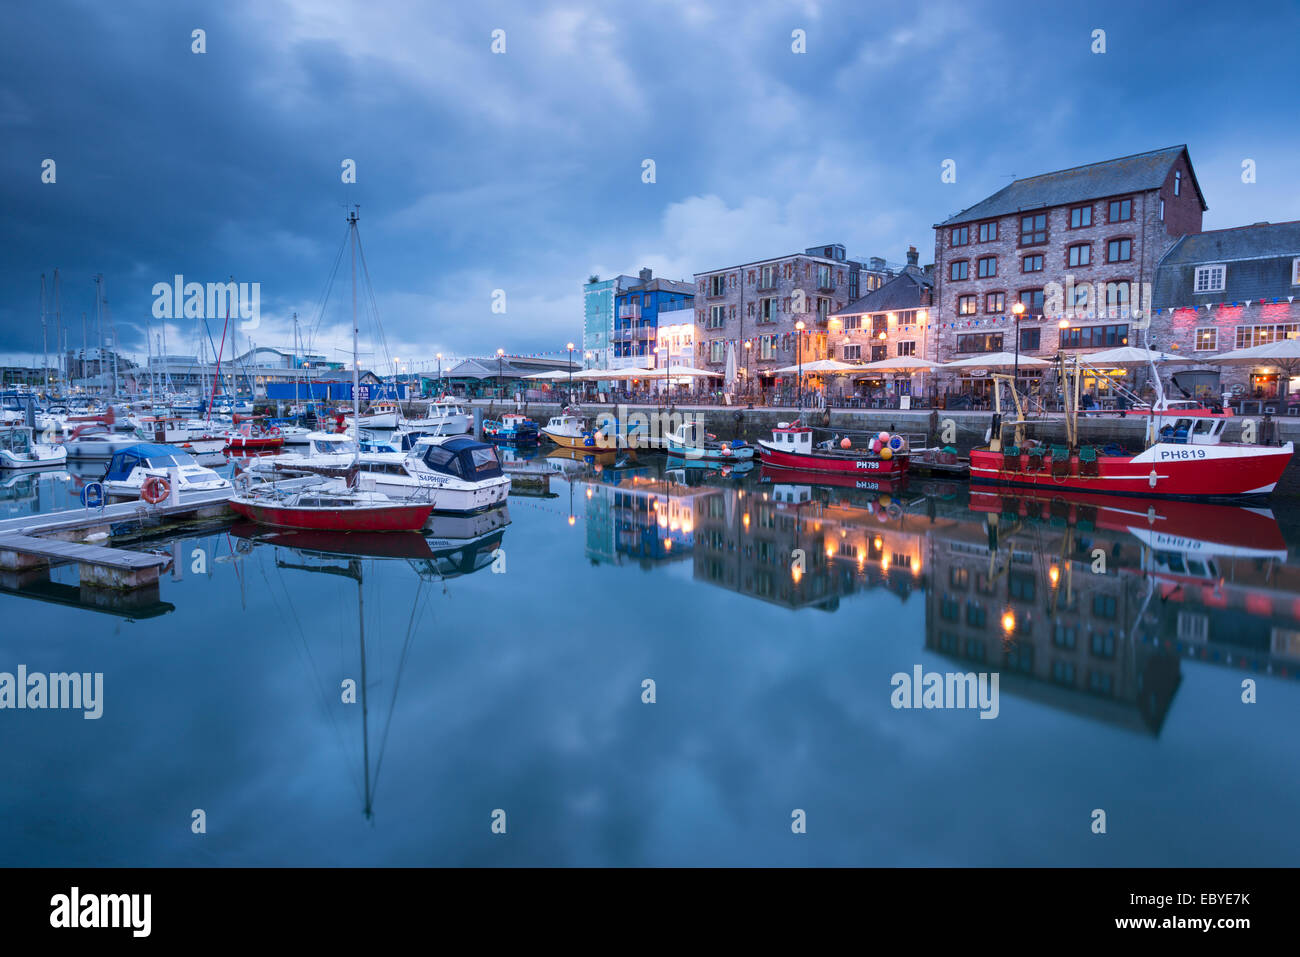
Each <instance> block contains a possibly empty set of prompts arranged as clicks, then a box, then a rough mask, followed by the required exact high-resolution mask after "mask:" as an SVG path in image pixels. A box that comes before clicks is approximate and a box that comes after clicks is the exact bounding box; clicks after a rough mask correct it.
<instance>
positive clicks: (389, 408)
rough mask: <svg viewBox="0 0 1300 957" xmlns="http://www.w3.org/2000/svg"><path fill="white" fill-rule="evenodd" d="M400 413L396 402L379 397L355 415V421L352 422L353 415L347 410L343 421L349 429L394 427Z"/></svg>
mask: <svg viewBox="0 0 1300 957" xmlns="http://www.w3.org/2000/svg"><path fill="white" fill-rule="evenodd" d="M400 413H401V409H399V408H398V406H397V403H396V402H392V401H389V400H387V399H381V400H379V401H377V402H372V403H370V408H369V409H367V410H366V411H365V412H362V413H360V414H359V415H357V416H356V422H355V423H354V422H353V415H352V413H351V412H347V413H345V414H344V416H343V420H344V422H345V423H346V424H347V427H348V428H349V429H351V428H354V426H359V427H361V428H363V429H395V428H397V418H398V416H399V415H400Z"/></svg>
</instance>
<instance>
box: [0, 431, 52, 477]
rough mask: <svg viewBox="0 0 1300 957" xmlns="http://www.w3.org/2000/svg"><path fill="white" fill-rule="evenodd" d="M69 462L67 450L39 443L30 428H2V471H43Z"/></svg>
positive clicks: (0, 462) (0, 441)
mask: <svg viewBox="0 0 1300 957" xmlns="http://www.w3.org/2000/svg"><path fill="white" fill-rule="evenodd" d="M67 460H68V450H67V449H65V448H64V447H63V446H61V445H47V444H45V443H42V442H37V441H36V438H35V432H34V430H33V429H32V428H31V427H30V426H26V425H15V426H12V427H10V428H0V470H4V469H41V468H47V467H49V466H51V465H62V464H63V463H64V462H66V461H67Z"/></svg>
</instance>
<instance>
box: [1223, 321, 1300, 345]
mask: <svg viewBox="0 0 1300 957" xmlns="http://www.w3.org/2000/svg"><path fill="white" fill-rule="evenodd" d="M1297 335H1300V325H1297V324H1295V323H1290V324H1288V325H1274V326H1238V327H1237V348H1238V349H1253V348H1254V347H1255V346H1266V345H1268V344H1269V343H1270V342H1280V341H1281V340H1283V339H1294V338H1296V337H1297Z"/></svg>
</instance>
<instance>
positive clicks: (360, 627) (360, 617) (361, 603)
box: [351, 558, 371, 820]
mask: <svg viewBox="0 0 1300 957" xmlns="http://www.w3.org/2000/svg"><path fill="white" fill-rule="evenodd" d="M351 564H352V570H353V573H354V575H355V577H356V580H357V631H358V633H359V634H360V636H361V759H362V763H363V764H364V765H365V769H366V770H365V777H366V812H365V813H366V820H369V819H370V814H371V808H370V714H369V709H368V708H367V706H366V686H367V681H366V606H365V599H364V598H363V597H362V587H361V563H360V562H358V561H357V560H356V559H355V558H354V559H352V563H351Z"/></svg>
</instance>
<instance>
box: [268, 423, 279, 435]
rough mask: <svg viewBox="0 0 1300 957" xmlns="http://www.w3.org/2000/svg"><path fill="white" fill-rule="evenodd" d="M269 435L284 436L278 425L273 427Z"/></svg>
mask: <svg viewBox="0 0 1300 957" xmlns="http://www.w3.org/2000/svg"><path fill="white" fill-rule="evenodd" d="M268 434H269V435H280V434H282V433H281V432H280V427H279V426H278V425H274V426H272V427H271V431H270V432H269V433H268Z"/></svg>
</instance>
